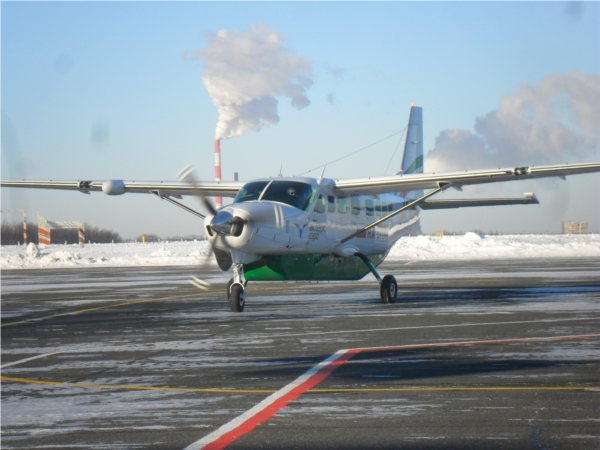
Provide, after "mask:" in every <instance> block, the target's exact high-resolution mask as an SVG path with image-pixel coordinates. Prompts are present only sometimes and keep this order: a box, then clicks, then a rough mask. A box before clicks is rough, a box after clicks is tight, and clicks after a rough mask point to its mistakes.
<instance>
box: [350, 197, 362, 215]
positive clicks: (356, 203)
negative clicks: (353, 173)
mask: <svg viewBox="0 0 600 450" xmlns="http://www.w3.org/2000/svg"><path fill="white" fill-rule="evenodd" d="M351 202H352V214H354V215H355V216H360V198H358V197H352V198H351Z"/></svg>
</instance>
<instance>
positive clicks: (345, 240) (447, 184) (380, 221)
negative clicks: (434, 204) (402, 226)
mask: <svg viewBox="0 0 600 450" xmlns="http://www.w3.org/2000/svg"><path fill="white" fill-rule="evenodd" d="M448 187H450V183H439V184H438V187H437V189H434V190H433V191H430V192H428V193H427V194H425V195H423V196H422V197H419V198H418V199H416V200H414V201H412V202H410V203H409V204H408V205H405V206H403V207H402V208H400V209H397V210H396V211H394V212H393V213H391V214H388V215H387V216H385V217H382V218H381V219H379V220H376V221H375V222H373V223H372V224H370V225H367V226H366V227H364V228H361V229H360V230H358V231H355V232H354V233H352V234H350V235H348V236H346V237H345V238H344V239H342V240H341V241H340V244H343V243H344V242H347V241H349V240H350V239H352V238H354V237H356V236H358V235H359V234H361V233H364V232H365V231H367V230H370V229H371V228H373V227H376V226H377V225H379V224H380V223H383V222H385V221H386V220H388V219H391V218H392V217H394V216H395V215H396V214H400V213H401V212H402V211H405V210H407V209H408V208H412V207H413V206H415V205H417V204H419V203H421V202H422V201H424V200H427V199H428V198H429V197H431V196H432V195H435V194H437V193H438V192H441V191H443V190H444V189H446V188H448Z"/></svg>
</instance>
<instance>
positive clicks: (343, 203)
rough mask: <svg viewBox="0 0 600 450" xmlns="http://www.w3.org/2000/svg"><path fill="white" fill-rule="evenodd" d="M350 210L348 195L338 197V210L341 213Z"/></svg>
mask: <svg viewBox="0 0 600 450" xmlns="http://www.w3.org/2000/svg"><path fill="white" fill-rule="evenodd" d="M347 211H348V203H347V199H346V197H338V212H339V213H340V214H346V212H347Z"/></svg>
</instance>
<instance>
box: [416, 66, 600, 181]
mask: <svg viewBox="0 0 600 450" xmlns="http://www.w3.org/2000/svg"><path fill="white" fill-rule="evenodd" d="M499 103H500V104H499V107H498V109H497V110H494V111H491V112H489V113H487V114H486V115H484V116H480V117H477V119H476V120H475V133H472V132H470V131H468V130H445V131H442V132H441V133H440V134H439V135H438V136H437V138H436V140H435V148H434V149H433V150H431V151H430V152H429V153H428V155H427V159H426V162H425V169H426V170H427V172H438V171H445V170H448V171H451V170H465V169H480V168H489V167H494V166H495V167H502V166H504V167H506V166H509V167H510V166H512V165H518V164H559V163H564V162H576V161H582V160H589V159H590V157H591V156H592V155H593V154H594V153H597V152H598V150H599V148H600V126H599V124H600V76H599V75H594V74H586V73H581V72H573V73H571V74H569V75H563V74H553V75H549V76H547V77H546V78H544V79H542V80H541V81H540V82H539V84H537V85H526V84H520V85H518V86H517V89H516V92H515V93H514V94H510V95H507V96H505V97H502V98H501V99H500V102H499Z"/></svg>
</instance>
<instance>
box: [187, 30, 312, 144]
mask: <svg viewBox="0 0 600 450" xmlns="http://www.w3.org/2000/svg"><path fill="white" fill-rule="evenodd" d="M195 58H201V59H202V61H203V64H204V68H205V73H204V75H203V76H202V83H203V84H204V87H206V90H207V91H208V94H209V95H210V97H211V99H212V101H213V103H214V104H215V105H216V106H217V109H218V112H219V121H218V123H217V129H216V134H215V139H227V138H231V137H235V136H240V135H242V134H243V133H245V132H246V131H248V130H254V131H258V130H260V129H261V128H262V127H263V126H265V125H271V124H275V123H277V122H279V115H278V112H277V97H281V96H285V97H288V98H290V99H291V104H292V106H294V107H296V108H298V109H301V108H305V107H306V106H308V105H309V104H310V101H309V100H308V97H307V96H306V90H307V89H308V88H309V87H310V86H311V85H312V83H313V82H312V67H311V64H310V62H308V61H307V60H305V59H304V58H301V57H299V56H296V55H294V54H293V53H292V52H291V51H290V50H289V49H287V48H286V47H284V46H283V44H282V39H281V37H280V36H279V34H278V33H277V32H275V31H273V30H272V29H270V28H269V27H267V26H266V25H252V29H251V30H250V31H242V32H233V31H228V30H226V29H223V30H221V31H219V32H218V33H216V34H211V35H209V36H208V46H207V47H206V48H205V49H204V50H200V51H198V52H196V54H195Z"/></svg>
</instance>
